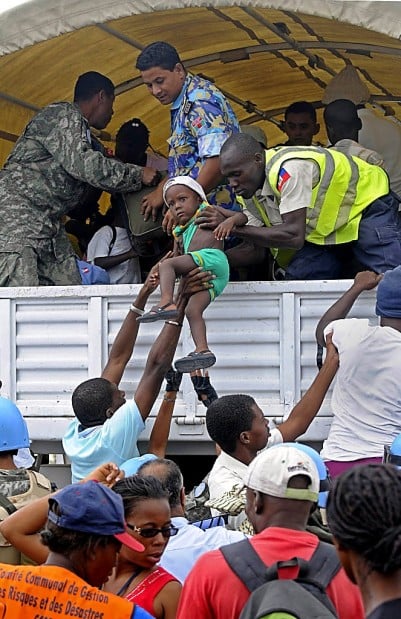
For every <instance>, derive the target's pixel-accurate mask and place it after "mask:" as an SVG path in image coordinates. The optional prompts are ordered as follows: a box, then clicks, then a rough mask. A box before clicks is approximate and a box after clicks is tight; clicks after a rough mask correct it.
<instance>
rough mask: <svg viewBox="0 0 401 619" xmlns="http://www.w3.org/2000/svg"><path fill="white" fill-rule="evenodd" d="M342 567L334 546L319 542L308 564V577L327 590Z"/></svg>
mask: <svg viewBox="0 0 401 619" xmlns="http://www.w3.org/2000/svg"><path fill="white" fill-rule="evenodd" d="M340 567H341V564H340V560H339V558H338V556H337V553H336V550H335V548H334V546H332V545H331V544H327V543H326V542H319V544H318V545H317V547H316V550H315V552H314V553H313V555H312V556H311V558H310V560H309V561H308V563H307V577H308V579H310V580H314V581H316V582H318V583H319V585H321V586H322V587H323V589H326V588H327V586H328V585H329V583H330V582H331V581H332V580H333V578H334V576H335V575H336V574H337V573H338V572H339V571H340ZM300 576H301V574H300Z"/></svg>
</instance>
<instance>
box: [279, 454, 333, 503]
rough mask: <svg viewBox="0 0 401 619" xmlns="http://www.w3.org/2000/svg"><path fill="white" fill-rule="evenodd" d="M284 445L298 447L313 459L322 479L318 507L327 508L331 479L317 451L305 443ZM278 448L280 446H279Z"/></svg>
mask: <svg viewBox="0 0 401 619" xmlns="http://www.w3.org/2000/svg"><path fill="white" fill-rule="evenodd" d="M283 444H284V445H290V446H291V447H296V448H297V449H299V450H300V451H303V452H304V453H306V454H307V455H308V456H309V457H310V458H312V460H313V462H314V463H315V465H316V468H317V471H318V473H319V478H320V487H319V498H318V502H317V504H318V507H323V508H325V507H326V504H327V497H328V494H329V490H330V486H331V479H330V475H329V472H328V470H327V467H326V465H325V463H324V461H323V459H322V458H321V457H320V455H319V454H318V452H317V451H316V449H313V448H312V447H309V445H304V444H303V443H283ZM277 446H278V445H277ZM274 447H275V446H273V447H270V448H269V449H274Z"/></svg>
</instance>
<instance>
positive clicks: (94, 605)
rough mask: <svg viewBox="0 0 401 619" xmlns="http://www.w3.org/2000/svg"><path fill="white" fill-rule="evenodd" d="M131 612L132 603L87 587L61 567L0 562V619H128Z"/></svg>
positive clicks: (83, 582) (133, 607)
mask: <svg viewBox="0 0 401 619" xmlns="http://www.w3.org/2000/svg"><path fill="white" fill-rule="evenodd" d="M134 612H135V606H134V604H133V603H132V602H129V601H128V600H126V599H125V598H119V597H117V596H116V595H114V594H113V593H109V592H106V591H101V590H99V589H98V588H97V587H92V586H91V585H88V583H86V582H85V581H84V580H82V578H80V577H79V576H77V575H76V574H74V573H73V572H70V571H69V570H67V569H65V568H64V567H58V566H56V565H35V566H33V567H32V566H27V565H18V566H14V565H6V564H4V563H0V617H1V619H35V618H36V619H63V617H65V618H67V617H68V618H69V619H71V617H81V619H108V618H109V617H115V619H131V618H132V617H134Z"/></svg>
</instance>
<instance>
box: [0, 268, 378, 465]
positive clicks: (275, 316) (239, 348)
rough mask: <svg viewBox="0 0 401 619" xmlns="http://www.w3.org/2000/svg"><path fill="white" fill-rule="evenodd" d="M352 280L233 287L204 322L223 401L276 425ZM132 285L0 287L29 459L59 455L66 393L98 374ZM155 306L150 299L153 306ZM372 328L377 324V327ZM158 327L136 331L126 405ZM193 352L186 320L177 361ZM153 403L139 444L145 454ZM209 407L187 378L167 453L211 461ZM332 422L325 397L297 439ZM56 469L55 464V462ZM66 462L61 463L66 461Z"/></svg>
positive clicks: (0, 360)
mask: <svg viewBox="0 0 401 619" xmlns="http://www.w3.org/2000/svg"><path fill="white" fill-rule="evenodd" d="M350 284H351V282H350V281H349V280H342V281H317V282H236V283H230V284H228V286H227V288H226V290H225V292H224V294H223V295H221V296H220V297H219V298H218V299H217V301H216V302H215V303H213V304H212V305H211V306H210V307H209V308H208V309H207V312H206V314H205V317H206V322H207V330H208V338H209V341H210V345H211V348H212V349H213V351H214V352H215V354H216V356H217V363H216V365H215V366H214V367H212V368H211V369H210V377H211V381H212V384H213V385H214V387H215V389H216V391H217V393H218V394H219V395H220V396H221V395H225V394H233V393H246V394H250V395H252V396H253V397H254V398H255V400H256V401H257V402H258V404H259V405H260V406H261V408H262V410H263V411H264V413H265V415H266V417H267V418H268V419H269V421H270V423H271V424H275V423H280V422H281V421H283V420H284V419H286V417H287V416H288V414H289V412H290V411H291V409H292V408H293V406H294V405H295V404H296V403H297V402H298V401H299V399H300V398H301V397H302V394H303V393H304V392H305V391H306V389H307V388H308V387H309V385H310V384H311V382H312V380H313V378H314V376H315V375H316V372H317V366H316V350H317V348H316V341H315V335H314V332H315V328H316V324H317V322H318V320H319V318H320V317H321V315H322V314H323V313H324V311H325V310H326V309H327V308H328V307H329V306H330V305H331V304H332V303H333V302H334V301H335V300H336V299H337V298H338V297H339V296H340V295H341V294H342V293H343V292H344V291H345V290H346V289H347V287H349V285H350ZM137 290H138V285H128V284H125V285H114V286H107V285H106V286H70V287H62V286H57V287H41V288H2V289H1V288H0V324H1V325H2V337H1V342H0V379H1V380H2V382H3V386H2V395H4V396H7V397H9V398H10V399H12V400H13V401H14V402H15V403H16V404H17V406H18V407H19V408H20V410H21V412H22V413H23V415H24V417H25V419H26V420H27V423H28V428H29V432H30V437H31V440H32V449H33V451H34V452H35V453H42V454H43V453H50V454H61V453H62V445H61V440H62V437H63V434H64V432H65V430H66V427H67V425H68V423H69V421H70V420H71V419H72V417H73V411H72V407H71V394H72V391H73V390H74V388H75V387H76V386H77V385H78V384H79V383H80V382H82V381H84V380H86V379H87V378H92V377H95V376H100V374H101V371H102V368H103V367H104V366H105V363H106V360H107V356H108V352H109V350H110V346H111V344H112V342H113V340H114V338H115V335H116V333H117V331H118V329H119V327H120V325H121V323H122V321H123V319H124V317H125V315H126V313H127V311H128V309H129V305H130V303H131V302H132V300H133V298H135V295H136V292H137ZM374 298H375V293H374V291H373V292H372V291H369V292H365V293H363V295H361V297H360V298H359V299H358V301H357V302H356V304H355V306H354V307H353V309H352V311H351V313H350V316H355V317H367V318H370V319H373V320H374V319H375V318H374V317H375V314H374ZM155 301H156V302H157V294H156V293H155V294H154V295H153V296H152V298H151V300H150V301H149V304H150V303H152V304H153V303H154V302H155ZM376 320H377V319H376ZM160 328H161V326H160V323H157V322H156V323H151V324H146V325H141V327H140V330H139V334H138V338H137V343H136V346H135V349H134V354H133V356H132V359H131V360H130V362H129V363H128V366H127V368H126V371H125V373H124V376H123V380H122V383H121V388H122V389H124V390H125V391H126V394H127V398H128V397H132V396H133V394H134V391H135V386H136V384H137V383H138V380H139V378H140V376H141V373H142V372H143V369H144V366H145V361H146V357H147V353H148V351H149V348H150V346H151V345H152V342H153V341H154V339H155V337H156V336H157V334H158V332H159V329H160ZM192 348H193V342H192V339H191V335H190V331H189V326H188V323H187V322H186V321H184V326H183V329H182V334H181V338H180V342H179V345H178V348H177V353H176V357H180V356H182V355H183V354H186V353H187V352H189V351H190V350H192ZM159 405H160V398H159V399H158V400H157V402H156V403H155V406H154V408H153V410H152V413H151V415H150V417H149V419H148V421H147V423H146V429H145V431H144V432H143V433H142V435H141V437H140V443H139V445H140V449H141V451H144V450H145V449H146V442H147V440H148V438H149V434H150V431H151V428H152V426H153V423H154V417H155V415H156V414H157V411H158V407H159ZM205 412H206V409H205V408H204V406H203V405H202V404H201V403H200V402H199V401H198V399H197V397H196V394H195V392H194V390H193V387H192V383H191V380H190V377H189V376H188V375H184V377H183V381H182V384H181V389H180V392H179V394H178V398H177V403H176V405H175V410H174V416H173V421H172V424H171V431H170V438H169V445H168V453H169V455H173V456H198V457H199V456H207V455H209V456H211V455H212V454H213V453H214V446H213V444H212V442H211V440H210V438H209V436H208V433H207V430H206V426H205ZM330 422H331V412H330V393H329V394H328V396H327V397H326V399H325V401H324V403H323V405H322V407H321V410H320V412H319V414H318V415H317V417H316V419H315V420H314V422H313V423H312V425H311V426H310V428H309V430H308V432H307V433H306V434H305V435H304V436H303V437H302V440H304V441H307V442H309V443H311V444H317V445H319V444H320V443H321V441H323V440H324V439H325V438H326V436H327V433H328V429H329V427H330ZM60 464H61V463H60ZM66 464H68V463H66Z"/></svg>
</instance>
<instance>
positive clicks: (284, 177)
mask: <svg viewBox="0 0 401 619" xmlns="http://www.w3.org/2000/svg"><path fill="white" fill-rule="evenodd" d="M290 178H291V174H289V172H287V170H286V169H285V168H283V167H282V168H280V172H279V173H278V181H277V189H278V190H279V191H281V190H282V188H283V187H284V185H285V184H286V182H287V181H288V180H289V179H290Z"/></svg>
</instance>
